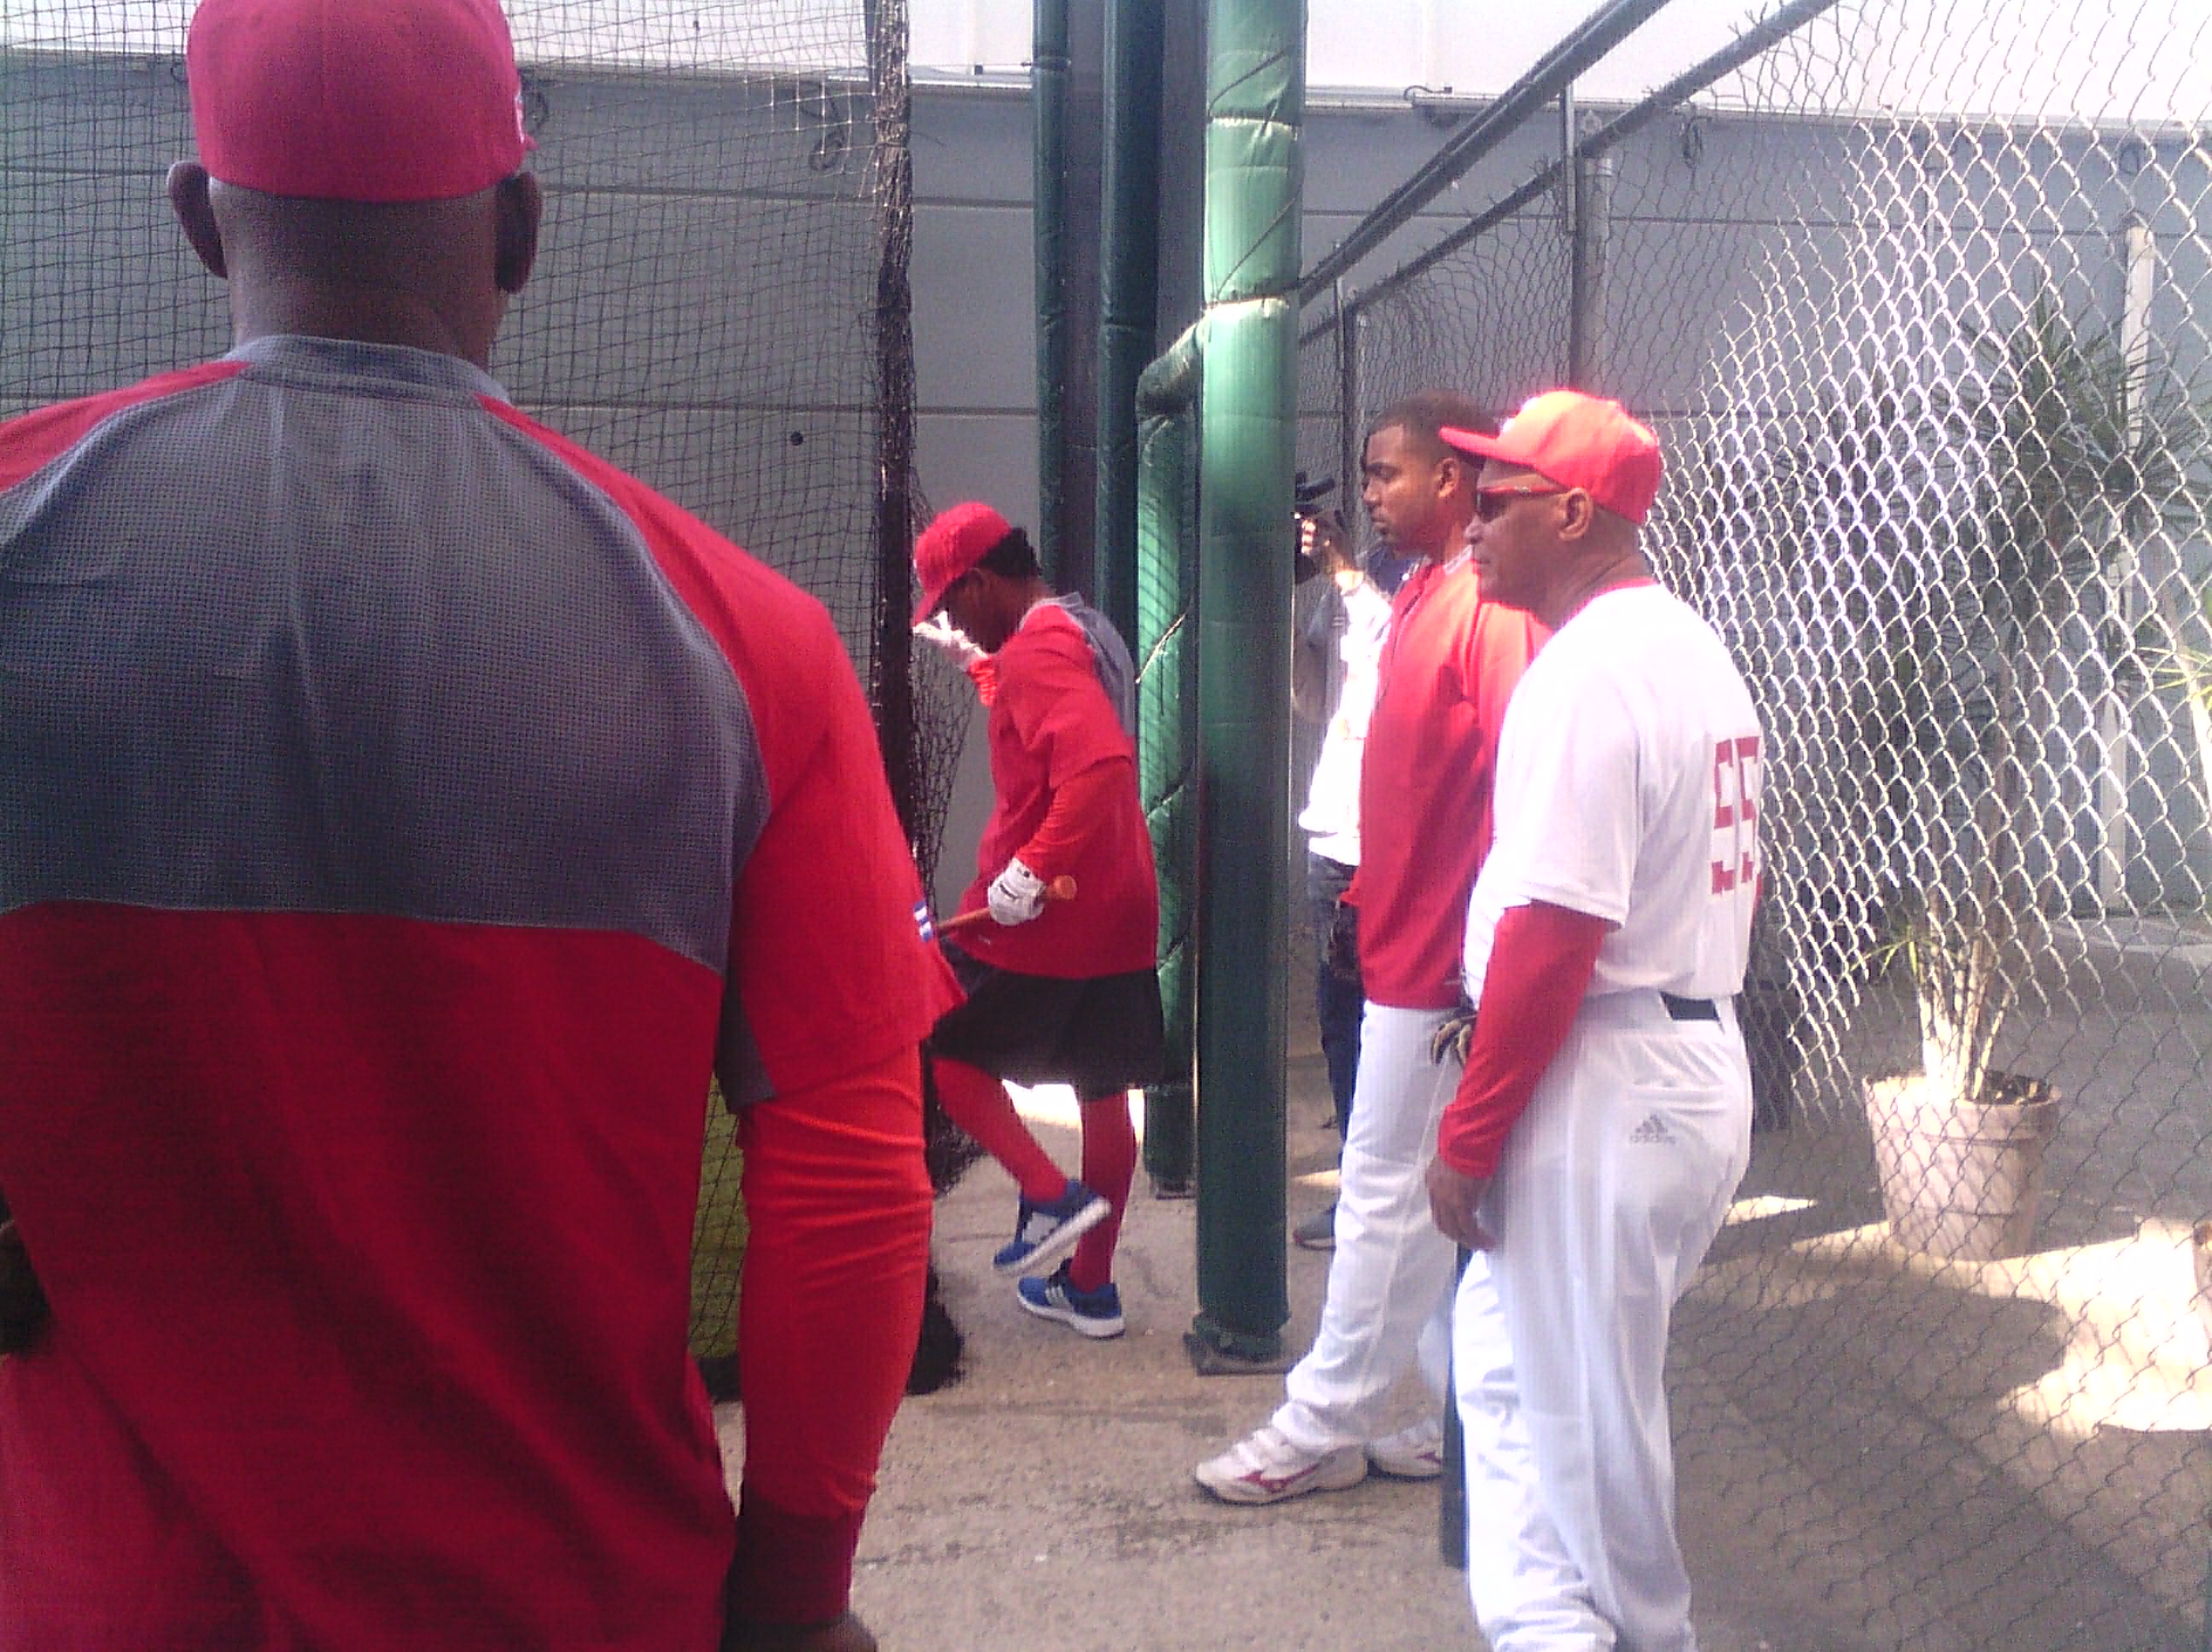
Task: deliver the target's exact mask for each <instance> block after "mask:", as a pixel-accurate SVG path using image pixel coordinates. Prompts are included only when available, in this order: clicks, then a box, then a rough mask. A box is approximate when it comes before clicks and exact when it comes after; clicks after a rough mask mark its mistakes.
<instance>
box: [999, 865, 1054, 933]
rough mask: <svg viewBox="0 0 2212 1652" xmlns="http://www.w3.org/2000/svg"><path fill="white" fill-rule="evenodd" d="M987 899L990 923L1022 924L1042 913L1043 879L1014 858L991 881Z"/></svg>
mask: <svg viewBox="0 0 2212 1652" xmlns="http://www.w3.org/2000/svg"><path fill="white" fill-rule="evenodd" d="M989 899H990V906H991V918H992V921H994V923H1001V924H1025V923H1027V922H1029V921H1030V920H1031V919H1032V918H1034V917H1036V915H1037V914H1039V913H1041V912H1042V911H1043V910H1044V879H1043V878H1040V877H1038V876H1037V875H1036V873H1035V872H1031V871H1030V869H1029V868H1028V867H1027V866H1024V865H1022V862H1021V857H1020V856H1018V855H1017V856H1015V857H1014V859H1011V860H1009V861H1007V862H1006V870H1005V871H1004V872H1000V874H999V875H998V876H997V877H996V878H993V879H992V880H991V889H990V896H989Z"/></svg>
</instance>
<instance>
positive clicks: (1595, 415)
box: [1437, 390, 1660, 523]
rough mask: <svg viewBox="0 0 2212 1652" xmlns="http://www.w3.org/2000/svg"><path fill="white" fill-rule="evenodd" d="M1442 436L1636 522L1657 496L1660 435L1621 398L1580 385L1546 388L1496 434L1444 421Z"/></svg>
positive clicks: (1464, 451) (1481, 457) (1447, 441)
mask: <svg viewBox="0 0 2212 1652" xmlns="http://www.w3.org/2000/svg"><path fill="white" fill-rule="evenodd" d="M1437 435H1438V436H1439V437H1440V438H1442V440H1443V441H1444V442H1445V443H1446V444H1448V445H1449V446H1453V447H1456V448H1458V449H1459V451H1460V452H1462V453H1473V454H1474V455H1475V456H1476V457H1477V458H1479V459H1496V460H1497V461H1498V463H1499V464H1501V465H1526V466H1527V467H1528V469H1529V470H1532V471H1535V472H1536V473H1537V474H1538V475H1540V476H1543V477H1548V478H1549V479H1550V480H1552V481H1553V482H1556V483H1559V485H1560V486H1561V487H1565V488H1580V489H1583V492H1585V493H1587V494H1588V495H1589V496H1590V497H1591V498H1592V499H1595V501H1597V502H1598V503H1599V504H1601V505H1602V506H1604V507H1605V508H1606V509H1607V510H1609V511H1611V512H1613V514H1614V515H1616V516H1625V517H1626V518H1627V519H1629V520H1630V521H1632V522H1638V523H1640V522H1642V521H1643V520H1644V518H1645V517H1647V516H1649V515H1650V513H1651V501H1653V500H1654V499H1656V498H1657V497H1658V496H1659V471H1660V464H1659V438H1658V437H1656V436H1655V435H1653V434H1651V429H1650V426H1648V425H1645V424H1644V423H1641V422H1638V420H1636V419H1634V418H1632V417H1631V416H1630V415H1629V412H1628V410H1627V409H1626V408H1624V407H1623V406H1621V404H1620V403H1619V402H1609V401H1606V400H1604V399H1602V398H1600V397H1596V396H1585V395H1583V392H1581V391H1579V390H1547V391H1546V392H1544V393H1543V394H1542V395H1541V396H1537V397H1533V398H1530V399H1529V400H1528V401H1526V402H1523V403H1522V404H1521V410H1520V411H1519V412H1518V413H1516V414H1515V415H1514V416H1512V417H1511V418H1510V419H1508V420H1506V422H1505V427H1504V429H1502V430H1500V431H1499V432H1498V434H1496V435H1494V436H1486V435H1484V434H1482V433H1481V432H1480V431H1478V430H1460V429H1455V428H1452V427H1450V426H1446V427H1445V428H1443V429H1441V430H1439V431H1437Z"/></svg>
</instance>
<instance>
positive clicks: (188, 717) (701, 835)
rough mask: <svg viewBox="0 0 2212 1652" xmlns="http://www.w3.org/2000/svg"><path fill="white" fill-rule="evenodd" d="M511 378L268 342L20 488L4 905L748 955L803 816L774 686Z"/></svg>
mask: <svg viewBox="0 0 2212 1652" xmlns="http://www.w3.org/2000/svg"><path fill="white" fill-rule="evenodd" d="M290 342H292V343H295V344H304V343H307V341H290ZM426 364H427V365H426ZM488 382H489V381H485V380H482V378H481V375H478V374H475V373H474V371H473V369H470V368H467V367H465V365H464V364H461V363H459V362H447V361H444V359H443V358H435V357H432V358H422V357H419V356H418V355H417V353H416V352H411V351H402V352H391V351H375V350H369V349H366V348H365V347H358V346H340V345H328V344H319V345H313V346H312V347H311V348H308V349H303V350H300V351H295V352H294V353H292V354H290V355H283V354H282V353H279V354H276V355H273V356H270V355H264V356H262V357H260V358H258V359H256V361H255V363H254V365H253V366H252V367H250V368H249V370H248V371H247V372H246V373H245V374H240V375H239V376H238V377H235V378H232V379H228V380H222V381H219V382H217V383H216V384H213V385H209V386H200V387H197V388H194V389H191V390H189V391H186V392H181V393H179V394H177V395H175V396H173V397H169V398H165V399H162V400H159V401H155V402H151V403H146V404H139V405H137V406H136V407H132V408H129V409H127V410H124V411H122V412H120V413H118V415H117V416H114V417H113V418H112V419H110V420H108V421H107V422H105V423H103V424H102V425H100V427H98V428H96V429H95V430H94V432H93V433H92V434H90V435H89V436H88V438H87V439H86V440H84V441H82V442H81V443H79V444H78V446H76V448H74V449H72V450H71V451H70V452H68V453H67V454H64V456H63V457H62V458H60V459H58V460H56V461H54V462H53V463H52V464H50V465H47V466H46V468H45V469H44V470H42V471H40V472H39V473H38V474H36V475H34V476H33V477H30V478H29V479H27V481H26V482H24V483H21V484H20V485H19V486H17V487H16V488H15V489H10V490H9V492H7V493H6V494H4V495H0V822H4V823H6V829H4V830H0V913H4V912H7V911H9V910H12V909H15V908H21V907H23V906H26V905H29V904H31V903H33V902H45V901H53V900H83V901H108V902H125V903H129V904H133V905H142V906H149V907H155V908H166V909H173V910H222V911H258V912H270V911H276V912H292V911H296V912H343V913H354V914H385V915H392V916H403V917H410V918H419V919H428V920H441V921H452V922H481V923H491V924H502V925H524V926H542V927H564V928H581V929H592V930H602V931H615V932H627V933H635V934H637V935H640V936H642V937H645V938H649V939H651V940H653V941H655V942H657V943H659V944H663V945H665V946H667V947H669V948H671V950H673V951H676V952H678V954H680V955H681V956H683V957H688V958H690V959H693V960H695V961H696V962H698V963H702V964H704V965H707V966H708V967H709V968H712V969H715V970H716V971H717V972H720V971H721V970H723V969H724V967H725V964H726V954H727V951H728V944H729V923H730V912H731V895H732V885H733V883H734V879H735V877H736V872H737V868H738V866H739V865H742V863H743V861H744V857H745V856H746V854H747V853H749V851H750V846H751V844H752V842H753V841H754V840H755V839H756V838H757V835H758V834H759V831H760V829H761V826H762V823H763V821H764V820H765V817H766V814H767V808H768V797H767V787H766V782H765V779H764V774H763V766H762V762H761V758H760V754H759V751H758V749H757V744H756V742H755V738H754V732H753V728H752V722H751V717H750V711H749V708H748V707H747V704H746V701H745V697H744V691H743V689H742V687H741V685H740V684H739V683H738V680H737V678H736V676H735V674H734V672H733V671H732V668H731V666H730V665H729V662H728V660H727V659H726V657H725V656H724V654H723V653H722V651H721V650H720V647H717V646H716V644H715V642H714V639H713V638H712V637H711V636H710V635H708V632H707V630H706V629H705V628H704V626H703V625H702V623H700V621H699V620H698V618H697V617H696V616H694V615H693V614H692V613H690V610H688V609H686V608H685V607H684V604H682V603H681V602H680V601H679V600H678V598H677V596H676V594H675V592H674V591H673V590H672V589H671V587H670V586H669V584H668V581H667V580H666V579H665V577H664V576H663V575H662V574H661V573H660V571H659V568H658V567H657V566H656V565H655V563H654V561H653V556H652V554H651V552H650V551H649V550H647V546H646V544H645V542H644V540H643V538H641V535H640V534H639V532H638V531H637V529H636V528H635V525H633V524H632V523H631V522H630V521H629V519H628V518H627V517H626V516H625V515H623V513H622V512H621V510H620V509H619V508H618V507H617V506H616V505H615V504H614V503H613V502H612V501H611V500H610V499H608V498H607V497H606V496H605V494H604V493H602V492H601V491H600V490H599V489H597V488H595V487H593V486H592V485H591V484H590V483H588V482H586V481H585V480H584V479H583V478H581V477H578V476H576V475H575V474H574V472H573V471H570V470H569V469H568V467H567V466H566V465H563V464H562V462H561V460H560V459H559V458H558V457H557V456H556V455H555V454H554V453H552V452H549V451H547V450H545V449H544V448H543V447H541V446H538V444H537V443H535V442H534V441H532V440H531V439H530V438H529V437H528V436H527V435H526V434H523V433H522V432H520V431H518V430H515V429H513V428H511V427H509V426H507V425H506V424H504V423H502V422H500V421H498V420H496V419H495V418H493V417H492V416H489V414H488V413H487V412H486V411H485V410H483V406H482V404H481V403H480V402H479V401H478V399H477V397H478V394H479V393H480V391H479V386H482V385H483V384H486V383H488Z"/></svg>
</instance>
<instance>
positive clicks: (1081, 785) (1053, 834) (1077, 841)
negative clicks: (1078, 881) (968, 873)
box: [1020, 757, 1134, 883]
mask: <svg viewBox="0 0 2212 1652" xmlns="http://www.w3.org/2000/svg"><path fill="white" fill-rule="evenodd" d="M1133 769H1134V765H1133V764H1132V763H1131V762H1129V760H1128V759H1127V757H1109V758H1107V759H1106V760H1105V761H1104V762H1096V763H1093V764H1091V767H1090V768H1086V769H1085V770H1083V772H1082V773H1080V774H1073V775H1070V776H1069V777H1068V778H1067V779H1066V780H1063V781H1062V782H1061V783H1060V785H1059V786H1057V787H1054V789H1053V794H1052V805H1051V807H1050V808H1048V809H1047V810H1046V811H1045V817H1044V821H1043V823H1042V824H1041V825H1040V826H1038V828H1037V829H1036V835H1035V836H1034V837H1032V838H1030V841H1028V842H1027V843H1024V845H1023V846H1022V848H1021V853H1020V859H1021V862H1022V864H1023V865H1025V866H1027V867H1028V868H1029V869H1030V871H1031V872H1035V873H1036V875H1037V876H1038V877H1040V878H1043V879H1044V880H1045V881H1046V882H1047V883H1050V882H1051V881H1052V880H1053V879H1054V878H1057V877H1058V876H1059V875H1060V873H1061V872H1066V870H1067V869H1068V868H1069V867H1071V866H1073V865H1075V864H1076V863H1077V862H1078V861H1079V859H1082V849H1083V845H1084V841H1085V839H1087V838H1089V837H1090V836H1091V834H1092V833H1094V832H1096V831H1097V830H1098V829H1099V828H1100V826H1102V825H1103V824H1105V823H1109V822H1110V821H1112V819H1113V818H1114V803H1115V798H1116V797H1117V796H1118V794H1119V793H1121V792H1122V791H1123V790H1125V789H1126V788H1127V787H1128V786H1129V785H1130V784H1131V783H1132V781H1131V775H1132V773H1133Z"/></svg>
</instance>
